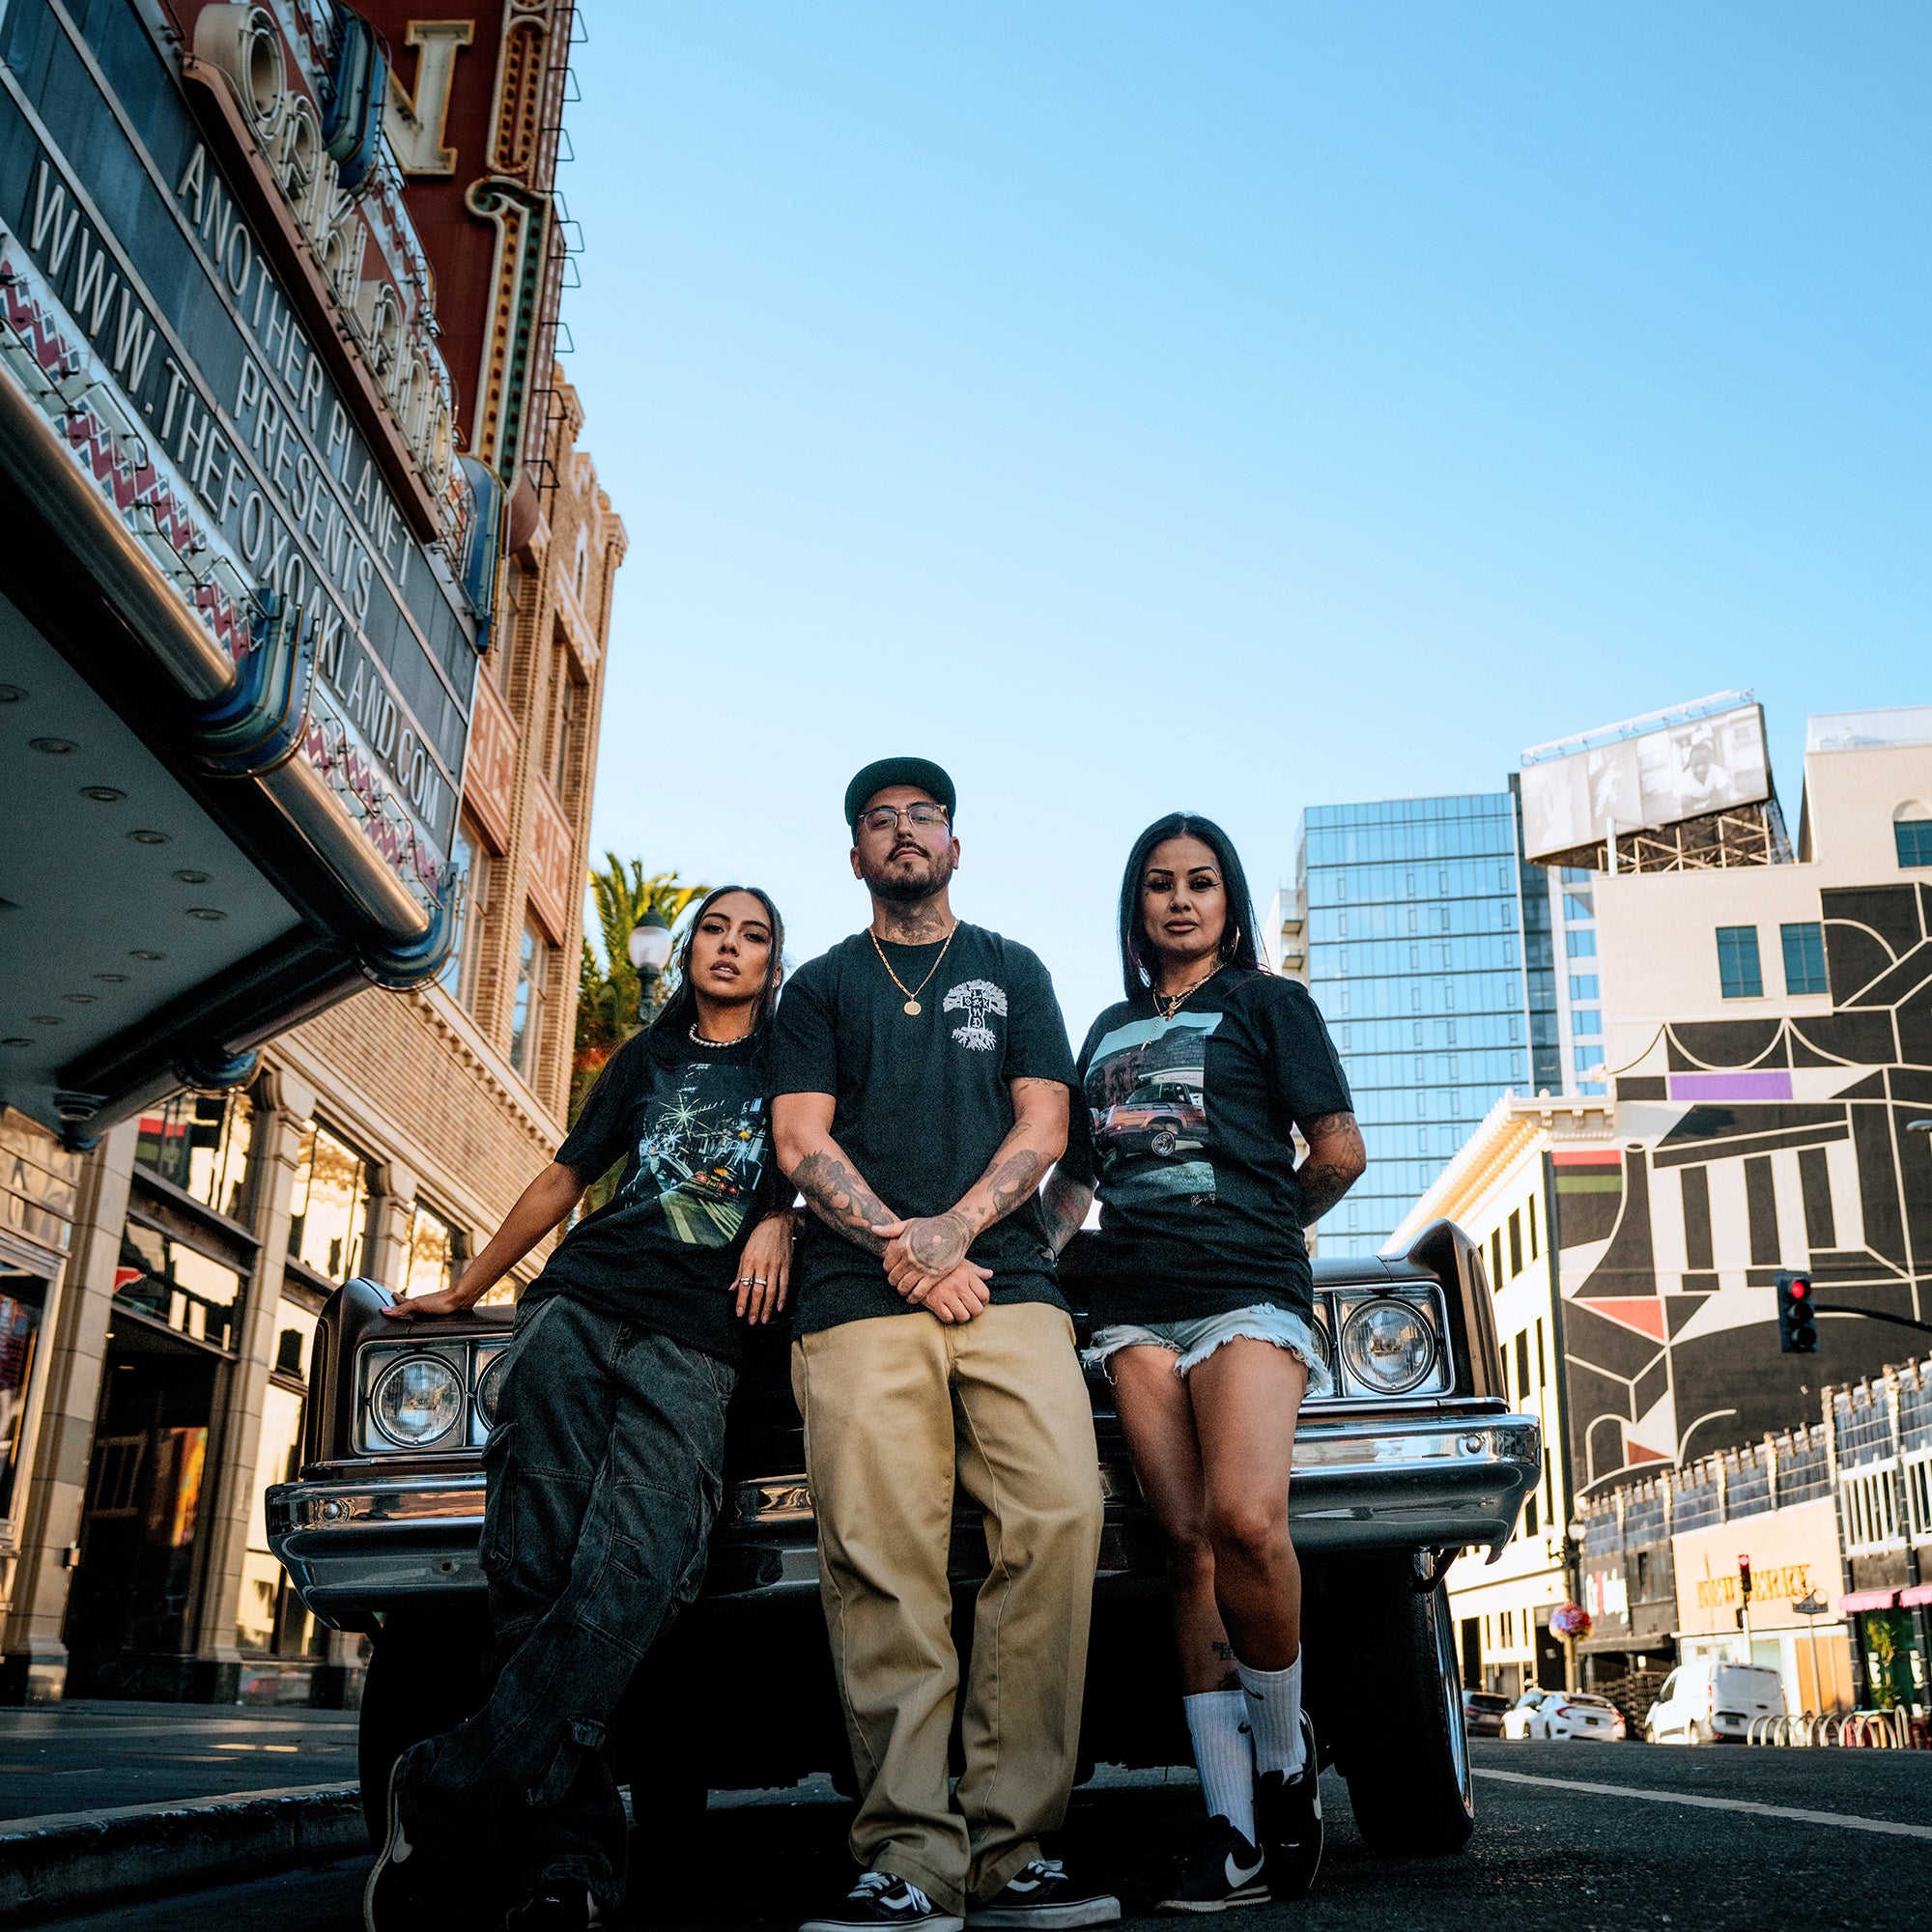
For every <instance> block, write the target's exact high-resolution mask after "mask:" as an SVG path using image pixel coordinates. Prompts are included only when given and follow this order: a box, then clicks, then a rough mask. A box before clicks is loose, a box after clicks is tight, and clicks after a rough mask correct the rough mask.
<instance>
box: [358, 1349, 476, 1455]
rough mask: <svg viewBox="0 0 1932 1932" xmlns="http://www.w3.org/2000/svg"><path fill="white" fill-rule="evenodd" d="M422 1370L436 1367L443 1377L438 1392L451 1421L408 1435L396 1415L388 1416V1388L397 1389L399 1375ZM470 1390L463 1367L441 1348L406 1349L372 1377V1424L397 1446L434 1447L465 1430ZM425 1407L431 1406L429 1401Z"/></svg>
mask: <svg viewBox="0 0 1932 1932" xmlns="http://www.w3.org/2000/svg"><path fill="white" fill-rule="evenodd" d="M418 1370H433V1371H435V1373H436V1374H437V1375H438V1376H439V1377H440V1378H441V1380H442V1383H443V1384H444V1387H443V1388H442V1389H440V1390H439V1391H438V1396H437V1405H438V1408H439V1409H440V1408H441V1407H442V1406H447V1409H448V1420H447V1421H445V1422H444V1423H443V1424H442V1426H441V1427H440V1429H437V1430H436V1431H434V1433H431V1434H425V1435H413V1436H412V1435H407V1434H405V1433H404V1431H403V1430H402V1429H401V1427H400V1426H399V1425H398V1424H397V1423H396V1422H395V1420H394V1418H393V1417H390V1418H387V1419H385V1418H384V1412H383V1404H384V1393H385V1391H387V1390H389V1389H391V1388H393V1387H394V1386H395V1385H396V1384H397V1382H398V1380H399V1378H403V1377H406V1376H409V1375H411V1374H412V1373H414V1372H415V1371H418ZM424 1406H428V1404H427V1401H425V1404H424ZM468 1409H469V1390H468V1389H467V1388H466V1387H465V1386H464V1378H463V1372H462V1370H461V1369H459V1368H458V1367H456V1365H455V1364H454V1363H452V1362H451V1361H450V1360H449V1359H448V1358H447V1357H446V1356H445V1355H443V1354H442V1353H441V1352H440V1351H439V1350H431V1349H404V1350H398V1351H397V1353H396V1355H395V1358H394V1359H393V1360H391V1361H388V1362H385V1363H384V1364H383V1366H382V1368H381V1369H380V1370H379V1371H377V1372H376V1373H375V1375H374V1376H373V1378H372V1379H371V1380H370V1383H369V1404H368V1410H367V1413H368V1419H369V1427H370V1428H371V1429H372V1430H373V1431H374V1432H375V1433H376V1434H377V1435H380V1436H382V1438H383V1439H384V1441H385V1442H387V1443H388V1444H389V1445H390V1446H391V1447H393V1448H396V1449H400V1450H403V1451H405V1452H408V1451H412V1450H420V1449H434V1448H437V1447H438V1446H439V1445H440V1444H441V1443H443V1442H445V1441H446V1440H447V1439H448V1438H449V1437H450V1436H452V1435H457V1434H458V1433H459V1432H460V1431H461V1429H462V1426H463V1419H464V1416H465V1414H466V1413H467V1411H468Z"/></svg>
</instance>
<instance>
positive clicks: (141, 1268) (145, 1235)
mask: <svg viewBox="0 0 1932 1932" xmlns="http://www.w3.org/2000/svg"><path fill="white" fill-rule="evenodd" d="M114 1281H115V1288H114V1299H115V1301H116V1302H117V1303H118V1304H119V1305H120V1306H121V1307H123V1308H128V1309H131V1310H132V1311H133V1312H134V1313H135V1314H137V1315H145V1316H146V1317H147V1318H148V1320H149V1321H158V1322H160V1323H161V1324H162V1326H163V1327H167V1328H172V1329H174V1331H175V1332H176V1333H177V1334H180V1335H186V1336H189V1337H191V1338H192V1339H193V1340H195V1341H197V1342H206V1343H207V1344H208V1345H209V1347H210V1348H212V1349H220V1350H224V1351H226V1352H228V1353H231V1354H232V1353H233V1352H234V1349H235V1338H236V1330H237V1328H238V1326H239V1325H240V1322H241V1274H240V1273H239V1272H238V1271H237V1270H236V1269H234V1268H232V1267H229V1266H227V1265H226V1264H224V1263H221V1262H218V1261H216V1260H215V1259H214V1258H213V1256H212V1255H205V1254H203V1253H201V1252H200V1250H199V1249H196V1248H191V1247H189V1246H188V1245H187V1244H186V1243H185V1241H178V1240H176V1239H175V1238H174V1237H173V1236H171V1235H164V1234H162V1233H161V1232H160V1230H159V1229H158V1228H150V1227H147V1226H146V1225H144V1224H143V1223H142V1222H139V1221H135V1220H129V1221H128V1225H127V1227H126V1228H125V1229H124V1230H123V1232H122V1236H121V1265H120V1266H119V1267H118V1268H116V1269H115V1270H114Z"/></svg>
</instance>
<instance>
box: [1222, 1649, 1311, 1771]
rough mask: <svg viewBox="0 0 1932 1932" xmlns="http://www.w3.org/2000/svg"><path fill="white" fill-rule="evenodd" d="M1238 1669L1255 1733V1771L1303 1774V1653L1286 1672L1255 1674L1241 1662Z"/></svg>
mask: <svg viewBox="0 0 1932 1932" xmlns="http://www.w3.org/2000/svg"><path fill="white" fill-rule="evenodd" d="M1235 1668H1236V1671H1237V1672H1238V1673H1239V1675H1240V1679H1241V1690H1242V1692H1243V1694H1244V1695H1245V1696H1246V1698H1247V1703H1248V1723H1249V1726H1250V1728H1251V1729H1252V1730H1253V1732H1254V1739H1255V1768H1256V1770H1258V1771H1259V1772H1261V1773H1262V1774H1263V1776H1266V1774H1267V1773H1269V1772H1271V1771H1280V1772H1285V1773H1287V1775H1288V1776H1290V1777H1293V1776H1296V1775H1297V1774H1298V1773H1299V1772H1300V1770H1301V1760H1302V1754H1303V1753H1302V1748H1301V1653H1300V1652H1299V1651H1296V1652H1295V1654H1294V1662H1293V1663H1291V1664H1290V1665H1289V1666H1288V1668H1287V1669H1286V1670H1254V1669H1251V1668H1250V1667H1249V1666H1248V1665H1247V1664H1245V1663H1243V1662H1241V1661H1240V1659H1239V1658H1236V1660H1235Z"/></svg>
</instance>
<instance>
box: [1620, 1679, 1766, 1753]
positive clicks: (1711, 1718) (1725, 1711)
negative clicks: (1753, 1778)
mask: <svg viewBox="0 0 1932 1932" xmlns="http://www.w3.org/2000/svg"><path fill="white" fill-rule="evenodd" d="M1783 1715H1784V1680H1783V1678H1781V1677H1780V1676H1779V1675H1778V1674H1777V1672H1776V1671H1775V1670H1773V1669H1770V1668H1769V1667H1768V1666H1766V1665H1764V1664H1762V1663H1728V1662H1720V1661H1713V1660H1711V1659H1708V1658H1707V1659H1702V1660H1700V1661H1699V1662H1695V1663H1683V1664H1679V1665H1678V1667H1677V1668H1676V1669H1675V1670H1673V1671H1672V1672H1671V1673H1670V1675H1669V1676H1668V1677H1666V1678H1665V1679H1664V1680H1663V1688H1662V1690H1660V1691H1659V1692H1658V1693H1657V1702H1656V1703H1654V1704H1653V1705H1652V1706H1651V1707H1650V1710H1649V1712H1648V1713H1647V1714H1646V1715H1645V1717H1644V1720H1643V1735H1644V1741H1645V1743H1647V1744H1653V1745H1666V1744H1680V1745H1723V1744H1734V1745H1740V1744H1743V1743H1744V1741H1745V1734H1746V1733H1747V1731H1748V1730H1749V1729H1750V1723H1751V1719H1753V1718H1781V1717H1783Z"/></svg>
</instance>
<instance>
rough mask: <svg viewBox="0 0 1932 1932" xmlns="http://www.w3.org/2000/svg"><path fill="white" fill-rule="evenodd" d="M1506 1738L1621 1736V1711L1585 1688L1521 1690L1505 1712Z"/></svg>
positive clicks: (1616, 1740) (1617, 1739) (1615, 1739)
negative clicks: (1519, 1694)
mask: <svg viewBox="0 0 1932 1932" xmlns="http://www.w3.org/2000/svg"><path fill="white" fill-rule="evenodd" d="M1502 1734H1503V1736H1504V1737H1506V1738H1598V1739H1601V1740H1602V1741H1603V1742H1605V1743H1606V1744H1621V1743H1622V1742H1623V1739H1624V1735H1625V1732H1624V1714H1623V1713H1622V1712H1621V1711H1619V1710H1618V1709H1617V1707H1616V1706H1615V1705H1614V1704H1612V1703H1611V1702H1610V1700H1609V1699H1608V1698H1607V1697H1599V1696H1597V1695H1595V1694H1594V1693H1593V1692H1592V1691H1588V1690H1525V1691H1524V1692H1523V1693H1522V1695H1521V1696H1520V1697H1519V1698H1518V1699H1517V1700H1516V1702H1515V1704H1513V1705H1512V1706H1511V1707H1510V1709H1509V1711H1508V1712H1507V1713H1506V1714H1505V1716H1504V1718H1503V1722H1502Z"/></svg>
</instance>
